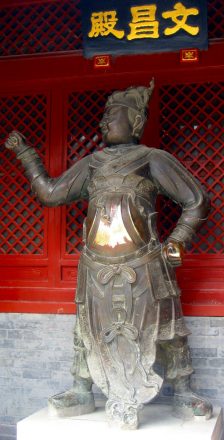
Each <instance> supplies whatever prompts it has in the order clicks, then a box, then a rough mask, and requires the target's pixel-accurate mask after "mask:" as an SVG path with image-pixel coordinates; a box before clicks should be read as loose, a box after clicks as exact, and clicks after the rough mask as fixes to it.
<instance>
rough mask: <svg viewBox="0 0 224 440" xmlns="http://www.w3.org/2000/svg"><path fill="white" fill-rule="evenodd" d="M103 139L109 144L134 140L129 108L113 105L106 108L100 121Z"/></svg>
mask: <svg viewBox="0 0 224 440" xmlns="http://www.w3.org/2000/svg"><path fill="white" fill-rule="evenodd" d="M100 128H101V131H102V136H103V141H104V142H106V144H109V145H118V144H127V143H130V142H133V136H132V126H131V124H130V122H129V119H128V108H127V107H122V106H120V105H114V106H113V105H112V106H111V107H108V108H107V109H106V110H105V113H104V115H103V119H102V121H101V123H100Z"/></svg>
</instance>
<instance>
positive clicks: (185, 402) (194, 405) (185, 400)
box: [173, 391, 212, 420]
mask: <svg viewBox="0 0 224 440" xmlns="http://www.w3.org/2000/svg"><path fill="white" fill-rule="evenodd" d="M173 413H174V415H175V416H176V417H178V418H182V419H191V418H192V417H198V416H199V417H204V418H205V419H206V420H208V419H210V418H211V416H212V404H211V403H210V402H209V401H208V400H206V399H204V398H202V397H199V396H197V394H194V393H193V392H192V391H186V392H183V393H181V394H178V393H174V401H173Z"/></svg>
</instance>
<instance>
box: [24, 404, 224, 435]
mask: <svg viewBox="0 0 224 440" xmlns="http://www.w3.org/2000/svg"><path fill="white" fill-rule="evenodd" d="M130 436H131V438H130ZM74 438H97V440H105V439H106V440H114V438H116V440H132V439H134V440H145V439H146V438H147V439H156V440H160V439H161V440H164V439H165V440H224V421H223V410H221V409H215V410H214V416H213V417H212V418H211V419H210V420H203V419H202V418H200V417H198V418H194V419H193V420H190V421H189V420H187V421H185V420H180V419H177V418H175V417H174V416H173V415H172V407H171V406H169V405H162V404H161V405H160V404H151V405H147V406H145V407H144V409H143V410H142V411H141V414H140V424H139V429H138V430H136V431H125V430H122V429H119V428H117V427H115V426H114V425H109V424H108V421H107V419H106V415H105V410H104V406H102V405H101V406H98V407H97V408H96V411H95V412H94V413H91V414H85V415H82V416H77V417H70V418H61V417H60V418H59V417H56V416H52V415H50V413H49V411H48V409H47V408H44V409H42V410H41V411H38V412H36V413H35V414H33V415H31V416H30V417H27V418H26V419H24V420H21V421H20V422H19V423H18V424H17V440H31V439H32V440H40V439H41V440H49V439H54V440H63V439H66V440H74Z"/></svg>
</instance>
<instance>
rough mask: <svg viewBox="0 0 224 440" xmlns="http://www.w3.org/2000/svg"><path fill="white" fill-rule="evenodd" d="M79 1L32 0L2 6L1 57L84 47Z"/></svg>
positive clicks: (66, 50) (0, 15)
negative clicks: (39, 0)
mask: <svg viewBox="0 0 224 440" xmlns="http://www.w3.org/2000/svg"><path fill="white" fill-rule="evenodd" d="M78 3H79V0H67V1H51V2H50V1H43V2H41V3H40V2H38V3H35V2H32V1H31V2H30V4H26V5H25V4H22V5H19V4H18V5H17V6H15V5H14V6H10V7H4V8H1V9H0V18H1V25H0V56H15V55H33V54H39V53H52V52H68V51H74V50H77V49H81V24H80V9H79V7H78Z"/></svg>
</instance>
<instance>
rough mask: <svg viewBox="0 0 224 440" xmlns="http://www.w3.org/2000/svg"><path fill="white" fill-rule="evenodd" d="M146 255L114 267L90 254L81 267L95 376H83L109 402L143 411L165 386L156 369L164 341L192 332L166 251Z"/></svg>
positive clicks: (82, 306)
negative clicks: (93, 257) (160, 348)
mask: <svg viewBox="0 0 224 440" xmlns="http://www.w3.org/2000/svg"><path fill="white" fill-rule="evenodd" d="M144 251H145V252H144V254H143V255H142V256H141V257H138V258H135V259H131V260H129V261H127V262H125V263H121V264H119V263H116V264H112V265H108V264H104V263H103V262H98V261H94V260H93V259H92V258H91V253H90V252H88V253H86V252H85V253H83V255H82V257H81V260H80V264H79V279H78V291H77V299H76V302H77V305H78V320H79V322H78V324H77V325H78V326H79V330H78V332H79V333H80V335H81V338H82V341H83V344H84V347H85V356H86V361H87V365H88V369H89V373H88V371H86V370H85V367H84V371H79V372H77V373H79V375H80V376H82V375H83V376H84V377H88V375H90V376H91V378H92V380H93V381H94V383H95V384H96V385H97V386H98V387H99V388H100V389H101V390H102V391H103V393H104V394H105V395H106V396H108V398H109V401H108V402H109V403H108V404H113V403H114V402H123V403H124V402H125V403H126V404H128V405H132V406H137V407H138V406H139V405H140V404H141V403H146V402H149V401H150V400H151V399H152V398H154V397H155V396H156V395H157V394H158V392H159V390H160V388H161V385H162V382H163V380H162V377H161V375H160V374H158V373H156V371H155V369H154V366H155V362H156V357H157V346H158V343H159V342H164V341H169V340H173V339H174V338H175V337H177V336H179V337H184V336H186V335H187V334H188V331H187V329H186V326H185V323H184V320H183V317H182V312H181V305H180V300H179V292H178V288H177V286H176V282H175V278H174V276H173V271H172V268H170V267H168V266H167V263H166V261H165V259H164V256H163V254H162V247H161V246H158V247H157V248H156V249H154V250H153V251H147V249H144ZM79 366H80V368H81V369H82V366H83V362H80V363H79Z"/></svg>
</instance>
